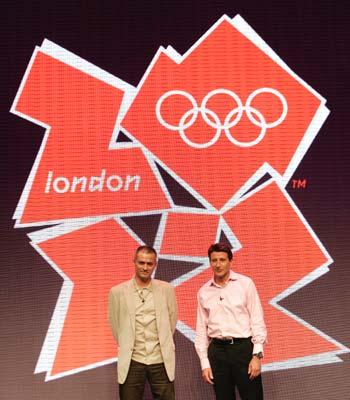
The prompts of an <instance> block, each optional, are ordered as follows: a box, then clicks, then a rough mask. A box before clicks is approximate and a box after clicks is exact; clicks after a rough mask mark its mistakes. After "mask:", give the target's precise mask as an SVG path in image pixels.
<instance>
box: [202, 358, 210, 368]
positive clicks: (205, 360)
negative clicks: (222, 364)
mask: <svg viewBox="0 0 350 400" xmlns="http://www.w3.org/2000/svg"><path fill="white" fill-rule="evenodd" d="M201 367H202V371H203V369H206V368H210V362H209V358H207V357H206V358H202V359H201Z"/></svg>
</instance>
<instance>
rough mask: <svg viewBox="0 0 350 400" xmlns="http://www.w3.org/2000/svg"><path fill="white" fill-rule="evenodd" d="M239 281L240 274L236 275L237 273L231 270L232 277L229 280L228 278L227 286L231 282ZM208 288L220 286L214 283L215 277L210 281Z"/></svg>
mask: <svg viewBox="0 0 350 400" xmlns="http://www.w3.org/2000/svg"><path fill="white" fill-rule="evenodd" d="M237 279H238V274H237V273H236V272H233V271H232V269H231V270H230V276H229V278H228V280H227V282H226V284H227V283H228V282H229V281H236V280H237ZM208 286H217V287H218V286H219V285H218V284H217V283H216V282H215V281H214V277H212V278H211V279H210V281H209V282H208ZM220 287H222V286H220Z"/></svg>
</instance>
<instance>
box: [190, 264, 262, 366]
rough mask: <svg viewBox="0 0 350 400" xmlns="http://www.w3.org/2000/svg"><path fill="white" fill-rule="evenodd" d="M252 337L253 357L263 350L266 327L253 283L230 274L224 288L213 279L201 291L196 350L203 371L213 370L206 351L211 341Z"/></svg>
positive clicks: (242, 276) (231, 272)
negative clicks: (206, 369) (213, 339)
mask: <svg viewBox="0 0 350 400" xmlns="http://www.w3.org/2000/svg"><path fill="white" fill-rule="evenodd" d="M250 336H251V337H252V342H253V344H254V346H253V354H255V353H259V352H260V351H263V344H264V343H265V342H266V326H265V322H264V316H263V309H262V307H261V303H260V299H259V295H258V292H257V290H256V288H255V285H254V283H253V281H252V280H251V279H250V278H248V277H247V276H244V275H241V274H237V273H235V272H233V271H230V277H229V280H228V281H227V282H226V284H225V285H224V286H219V285H217V284H216V283H215V282H214V280H213V279H211V280H210V281H209V282H207V283H206V284H204V285H203V286H202V287H201V288H200V289H199V291H198V308H197V327H196V340H195V348H196V351H197V354H198V356H199V359H200V362H201V367H202V370H203V369H205V368H210V364H209V359H208V354H207V349H208V346H209V343H210V338H225V337H233V338H248V337H250Z"/></svg>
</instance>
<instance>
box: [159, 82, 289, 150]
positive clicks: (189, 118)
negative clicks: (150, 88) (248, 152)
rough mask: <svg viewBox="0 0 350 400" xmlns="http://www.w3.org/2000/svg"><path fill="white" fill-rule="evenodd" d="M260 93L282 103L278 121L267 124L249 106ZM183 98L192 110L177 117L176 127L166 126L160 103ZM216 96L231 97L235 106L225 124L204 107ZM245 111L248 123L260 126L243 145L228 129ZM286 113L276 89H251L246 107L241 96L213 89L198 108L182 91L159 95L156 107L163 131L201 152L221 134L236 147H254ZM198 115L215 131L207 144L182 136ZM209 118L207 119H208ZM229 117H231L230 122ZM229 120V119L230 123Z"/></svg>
mask: <svg viewBox="0 0 350 400" xmlns="http://www.w3.org/2000/svg"><path fill="white" fill-rule="evenodd" d="M262 93H271V94H273V95H275V96H276V97H277V98H278V99H279V101H280V102H281V104H282V113H281V115H280V116H279V118H277V119H276V120H275V121H272V122H266V119H265V117H264V116H263V114H262V113H261V112H260V111H259V110H258V109H256V108H255V107H252V105H251V104H252V101H253V100H254V98H255V97H256V96H258V95H260V94H262ZM176 95H177V96H183V97H185V98H186V99H187V100H189V102H190V103H191V105H192V108H190V109H189V110H188V111H186V112H185V113H184V114H183V115H182V117H181V118H180V121H179V124H178V125H172V124H170V123H168V122H167V121H165V120H164V118H163V116H162V114H161V107H162V104H163V102H164V101H165V100H166V99H167V98H169V97H171V96H176ZM216 95H226V96H229V97H231V98H232V99H233V100H234V101H235V103H236V104H237V107H235V108H233V109H232V110H231V111H230V112H229V113H228V114H227V115H226V117H225V120H224V123H222V122H221V120H220V118H219V116H218V115H217V114H216V113H215V112H214V111H213V110H211V109H210V108H208V107H207V103H208V102H209V100H210V99H212V98H213V97H214V96H216ZM244 111H245V112H246V115H247V117H248V119H249V120H250V122H251V123H252V124H253V125H255V126H257V127H259V128H260V129H261V130H260V133H259V135H258V136H257V137H256V138H255V139H254V140H251V141H248V142H243V141H240V140H238V139H236V138H235V137H234V136H233V135H232V133H231V131H230V129H231V128H233V127H234V126H236V125H237V124H238V123H239V121H240V120H241V118H242V115H243V112H244ZM287 112H288V103H287V100H286V99H285V97H284V96H283V95H282V94H281V93H280V92H279V91H278V90H276V89H273V88H267V87H265V88H260V89H256V90H254V91H253V92H252V93H251V94H250V95H249V96H248V98H247V101H246V104H245V105H243V103H242V101H241V99H240V97H239V96H238V95H237V94H236V93H235V92H233V91H231V90H228V89H215V90H212V91H210V92H209V93H208V94H207V95H206V96H205V97H204V98H203V100H202V103H201V105H200V106H199V107H198V104H197V101H196V99H195V98H194V97H193V96H192V95H191V94H190V93H188V92H185V91H183V90H170V91H168V92H166V93H164V94H162V96H160V97H159V99H158V101H157V104H156V116H157V119H158V121H159V122H160V124H161V125H163V126H164V127H165V128H167V129H169V130H171V131H177V132H179V134H180V137H181V138H182V140H183V141H184V142H185V143H186V144H187V145H189V146H190V147H193V148H196V149H204V148H207V147H210V146H212V145H213V144H215V143H216V142H217V140H218V139H219V137H220V135H221V132H222V131H224V132H225V135H226V137H227V139H228V140H229V141H230V142H231V143H232V144H234V145H236V146H239V147H252V146H255V145H257V144H258V143H260V142H261V141H262V139H263V138H264V136H265V134H266V131H267V129H270V128H275V127H276V126H278V125H280V124H281V123H282V122H283V121H284V119H285V118H286V116H287ZM199 113H200V114H201V116H202V118H203V120H204V121H205V122H206V123H207V125H209V126H210V127H211V128H214V129H216V132H215V134H214V136H213V137H212V138H211V139H210V140H209V141H208V142H204V143H197V142H193V141H192V140H190V139H189V138H188V137H187V136H186V133H185V130H186V129H188V128H190V127H191V126H192V125H193V124H194V123H195V122H196V120H197V117H198V114H199ZM209 117H210V118H209ZM232 117H234V118H233V119H232ZM231 119H232V120H231Z"/></svg>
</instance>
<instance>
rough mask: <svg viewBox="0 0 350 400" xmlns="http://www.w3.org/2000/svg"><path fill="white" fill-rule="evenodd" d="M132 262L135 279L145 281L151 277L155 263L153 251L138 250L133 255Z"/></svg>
mask: <svg viewBox="0 0 350 400" xmlns="http://www.w3.org/2000/svg"><path fill="white" fill-rule="evenodd" d="M134 264H135V277H136V280H140V281H142V282H144V283H147V282H149V281H150V280H151V278H152V272H153V271H154V268H155V267H156V265H157V258H156V256H155V254H153V253H147V252H145V251H139V252H138V253H136V255H135V260H134Z"/></svg>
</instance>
